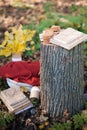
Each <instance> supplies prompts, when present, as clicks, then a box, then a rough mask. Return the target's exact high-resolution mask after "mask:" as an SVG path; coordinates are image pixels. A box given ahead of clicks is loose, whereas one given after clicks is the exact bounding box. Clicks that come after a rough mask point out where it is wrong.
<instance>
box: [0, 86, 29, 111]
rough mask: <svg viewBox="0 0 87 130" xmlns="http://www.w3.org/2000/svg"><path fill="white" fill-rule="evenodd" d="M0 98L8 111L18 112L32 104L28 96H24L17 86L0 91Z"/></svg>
mask: <svg viewBox="0 0 87 130" xmlns="http://www.w3.org/2000/svg"><path fill="white" fill-rule="evenodd" d="M0 98H1V100H2V101H3V103H4V104H5V105H6V106H7V108H8V110H9V112H12V113H18V112H19V111H22V110H23V109H26V108H29V106H30V107H31V106H32V103H31V102H30V100H29V99H28V97H26V96H25V94H24V93H23V92H22V91H21V90H20V88H19V87H12V88H8V89H6V90H3V91H1V93H0Z"/></svg>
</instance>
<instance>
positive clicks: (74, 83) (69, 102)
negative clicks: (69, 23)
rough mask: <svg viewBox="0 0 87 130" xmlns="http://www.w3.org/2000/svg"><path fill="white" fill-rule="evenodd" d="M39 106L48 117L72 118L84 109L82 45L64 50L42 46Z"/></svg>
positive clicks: (55, 46)
mask: <svg viewBox="0 0 87 130" xmlns="http://www.w3.org/2000/svg"><path fill="white" fill-rule="evenodd" d="M40 64H41V66H40V82H41V83H40V86H41V105H42V108H44V109H45V110H46V111H47V112H48V113H49V114H50V117H57V116H62V115H63V113H64V111H65V110H67V111H68V112H69V113H70V115H73V114H75V113H77V112H80V110H81V109H82V108H83V92H84V84H83V44H79V45H77V46H75V47H74V48H73V49H71V50H67V49H65V48H63V47H61V46H57V45H55V44H44V43H43V42H42V43H41V57H40Z"/></svg>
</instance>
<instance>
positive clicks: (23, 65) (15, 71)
mask: <svg viewBox="0 0 87 130" xmlns="http://www.w3.org/2000/svg"><path fill="white" fill-rule="evenodd" d="M39 72H40V63H39V61H33V62H31V61H17V62H9V63H7V64H5V65H3V66H1V67H0V76H2V77H3V78H11V79H13V80H15V81H17V82H23V83H28V84H31V85H32V86H39V85H40V75H39Z"/></svg>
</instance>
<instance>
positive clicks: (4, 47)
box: [0, 25, 35, 56]
mask: <svg viewBox="0 0 87 130" xmlns="http://www.w3.org/2000/svg"><path fill="white" fill-rule="evenodd" d="M10 29H11V32H10V33H9V32H8V31H6V32H5V38H4V41H3V42H2V43H1V45H0V56H1V55H4V56H9V55H11V54H14V53H17V54H20V53H22V52H24V51H25V49H26V43H27V42H28V41H31V40H32V37H33V36H34V34H35V31H34V30H29V29H23V28H22V26H21V25H20V27H19V28H18V29H16V28H15V27H12V28H10ZM32 49H33V50H34V47H33V48H32Z"/></svg>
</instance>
